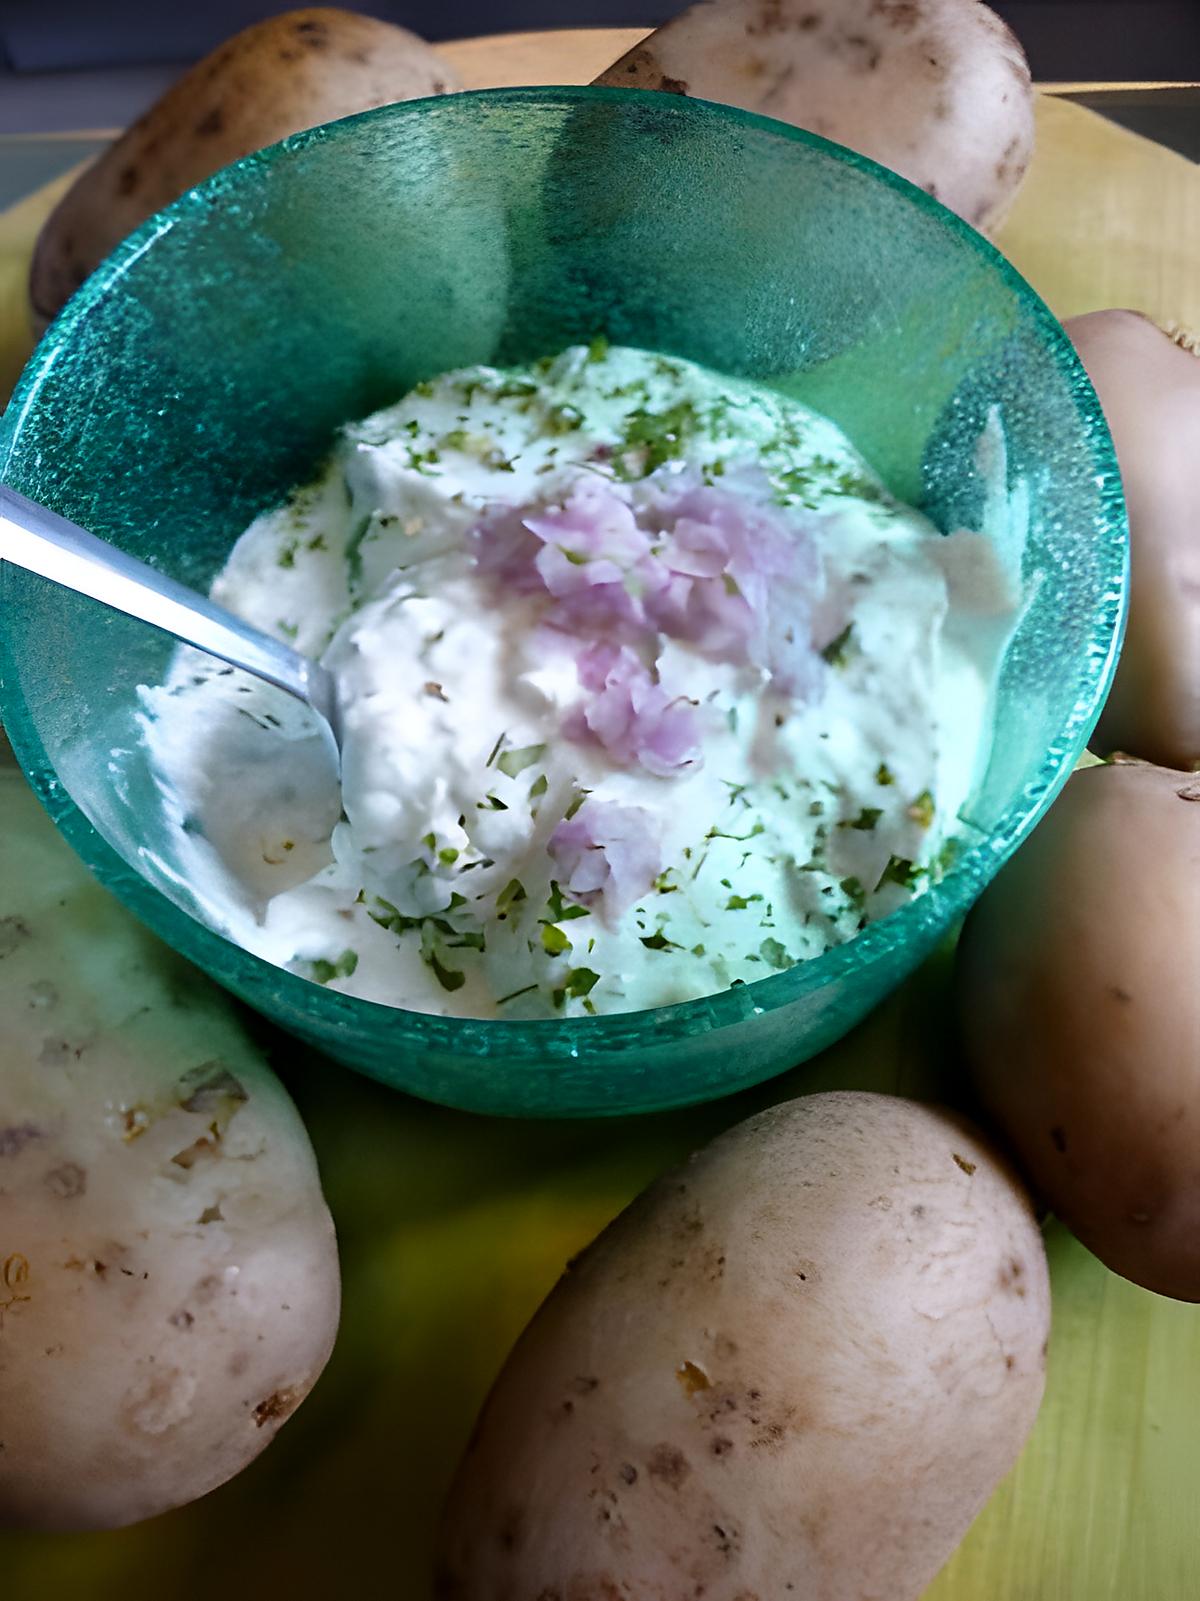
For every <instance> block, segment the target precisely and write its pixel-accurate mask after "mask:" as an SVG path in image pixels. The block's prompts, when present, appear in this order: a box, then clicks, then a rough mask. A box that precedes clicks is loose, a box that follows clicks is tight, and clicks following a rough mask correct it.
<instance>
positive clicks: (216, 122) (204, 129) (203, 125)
mask: <svg viewBox="0 0 1200 1601" xmlns="http://www.w3.org/2000/svg"><path fill="white" fill-rule="evenodd" d="M224 126H225V111H224V108H223V107H221V106H214V107H213V108H212V110H211V111H208V112H206V113H205V115H204V116H203V117H201V118H200V121H199V122H198V123H197V124H196V126H195V129H194V130H193V131H194V132H195V135H196V137H197V138H198V139H211V138H213V136H214V135H215V134H218V133H220V132H221V130H222V128H224Z"/></svg>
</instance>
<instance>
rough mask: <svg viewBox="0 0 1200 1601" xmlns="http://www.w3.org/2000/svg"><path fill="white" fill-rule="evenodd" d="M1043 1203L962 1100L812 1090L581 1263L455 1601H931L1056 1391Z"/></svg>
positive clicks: (464, 1488)
mask: <svg viewBox="0 0 1200 1601" xmlns="http://www.w3.org/2000/svg"><path fill="white" fill-rule="evenodd" d="M1048 1331H1049V1288H1048V1282H1047V1272H1046V1260H1045V1253H1044V1251H1043V1247H1042V1242H1041V1236H1040V1234H1039V1232H1038V1229H1037V1225H1036V1222H1035V1220H1034V1216H1033V1212H1032V1209H1031V1207H1030V1204H1029V1201H1028V1199H1027V1198H1026V1196H1025V1194H1024V1192H1023V1191H1022V1190H1021V1188H1020V1187H1019V1185H1018V1184H1017V1183H1016V1181H1015V1180H1014V1178H1013V1176H1012V1174H1011V1173H1010V1171H1009V1169H1008V1168H1007V1166H1006V1165H1005V1164H1004V1162H1003V1161H1001V1160H1000V1159H999V1158H998V1157H997V1155H996V1153H995V1152H994V1151H993V1150H992V1148H991V1147H990V1146H989V1145H988V1144H986V1143H985V1142H984V1141H983V1140H982V1139H981V1137H980V1136H979V1135H978V1134H977V1133H975V1132H973V1131H972V1130H971V1129H970V1128H969V1127H967V1126H966V1125H965V1124H964V1123H962V1122H961V1121H960V1120H959V1119H957V1118H956V1117H954V1116H952V1115H950V1114H949V1113H946V1112H943V1111H940V1110H936V1109H933V1108H929V1107H923V1106H919V1105H916V1104H915V1103H913V1102H909V1101H903V1100H899V1099H895V1098H893V1097H890V1096H880V1095H865V1094H850V1093H834V1094H827V1095H814V1096H810V1097H808V1098H806V1099H804V1100H799V1101H792V1102H790V1103H786V1104H784V1105H781V1106H778V1107H775V1108H774V1109H773V1110H771V1111H768V1112H766V1113H763V1114H762V1115H760V1116H758V1117H754V1118H751V1119H750V1120H749V1121H748V1122H746V1123H742V1124H740V1125H739V1126H738V1127H736V1128H734V1129H732V1130H731V1131H730V1132H729V1133H727V1134H725V1135H723V1136H722V1137H721V1138H720V1139H718V1140H717V1141H716V1142H715V1143H714V1144H712V1145H710V1146H708V1147H707V1148H706V1149H705V1150H703V1151H701V1152H700V1153H699V1154H698V1155H696V1156H694V1157H693V1158H692V1159H691V1161H690V1162H689V1163H688V1164H686V1165H685V1166H684V1167H682V1168H680V1169H678V1170H677V1171H675V1172H674V1173H671V1174H669V1175H668V1176H667V1177H665V1178H663V1179H661V1180H659V1182H658V1183H656V1184H655V1185H654V1186H653V1187H652V1188H651V1189H649V1190H648V1191H646V1193H645V1194H644V1195H642V1196H641V1197H640V1198H639V1199H638V1200H637V1201H635V1202H634V1204H633V1205H632V1206H631V1207H630V1208H629V1210H628V1211H626V1212H625V1213H623V1214H622V1216H621V1217H620V1218H618V1219H617V1221H616V1222H615V1223H614V1224H613V1225H612V1226H611V1227H610V1228H609V1229H608V1230H607V1231H606V1232H605V1233H604V1234H602V1235H601V1236H600V1238H599V1239H598V1240H597V1241H596V1242H595V1244H594V1245H592V1246H591V1247H590V1248H589V1249H588V1250H587V1251H586V1252H585V1253H584V1255H583V1256H582V1258H581V1259H579V1260H578V1261H577V1262H576V1263H575V1264H574V1265H573V1266H572V1267H571V1268H570V1269H569V1270H568V1272H567V1274H566V1276H565V1277H564V1278H563V1279H562V1280H561V1281H560V1283H559V1285H558V1287H557V1288H556V1289H555V1290H554V1292H553V1293H552V1294H551V1295H550V1297H549V1299H548V1300H547V1301H546V1302H545V1303H544V1305H543V1306H542V1308H541V1310H540V1311H539V1312H538V1314H537V1316H536V1317H535V1319H534V1321H533V1322H532V1323H531V1324H530V1326H529V1328H528V1329H527V1330H526V1332H525V1334H524V1335H523V1336H522V1337H521V1340H520V1341H519V1342H518V1344H517V1346H516V1348H515V1350H514V1351H513V1353H512V1355H511V1356H510V1357H509V1360H508V1363H507V1365H506V1367H505V1368H504V1370H503V1372H502V1373H501V1375H500V1378H499V1379H498V1380H497V1382H496V1385H495V1388H494V1389H493V1391H492V1394H491V1396H490V1398H489V1400H488V1402H487V1404H486V1406H485V1408H484V1411H483V1413H482V1414H481V1416H480V1419H479V1422H478V1425H477V1427H476V1432H475V1435H474V1437H473V1439H472V1441H471V1443H470V1445H469V1446H468V1448H467V1452H466V1455H465V1457H464V1459H463V1462H462V1464H461V1466H460V1469H459V1472H458V1477H457V1480H456V1482H455V1484H454V1487H453V1489H452V1491H451V1495H450V1499H449V1502H448V1505H447V1509H446V1513H445V1518H444V1524H443V1528H442V1532H441V1538H440V1565H439V1578H438V1594H439V1596H441V1597H443V1598H445V1601H502V1598H515V1597H520V1598H522V1601H525V1598H528V1601H535V1598H538V1597H542V1598H547V1597H560V1598H563V1601H568V1598H575V1597H579V1598H580V1601H584V1598H586V1601H593V1598H600V1597H607V1596H612V1597H617V1596H629V1597H636V1598H637V1601H681V1598H684V1597H692V1596H696V1595H703V1596H704V1597H705V1598H706V1601H737V1598H739V1597H740V1598H747V1597H751V1596H753V1597H757V1598H760V1601H768V1598H769V1601H789V1598H792V1597H794V1598H795V1601H913V1598H915V1597H917V1596H918V1595H920V1593H921V1591H922V1590H923V1589H924V1588H925V1586H926V1585H927V1584H928V1583H929V1581H930V1580H931V1579H932V1578H933V1576H934V1574H935V1573H936V1572H937V1570H938V1569H939V1568H940V1567H941V1566H942V1564H943V1563H944V1562H945V1561H946V1559H947V1558H948V1557H949V1556H950V1554H951V1552H952V1551H953V1550H954V1548H955V1546H956V1545H957V1543H958V1542H959V1540H960V1539H961V1538H962V1536H963V1534H964V1533H965V1532H966V1529H967V1526H968V1525H969V1523H970V1522H971V1519H972V1518H973V1517H974V1516H975V1514H976V1513H977V1512H978V1511H979V1509H980V1508H981V1507H982V1506H983V1504H984V1502H985V1500H986V1499H987V1497H988V1495H989V1494H990V1493H991V1491H992V1489H993V1488H994V1487H995V1485H996V1484H997V1483H998V1482H999V1480H1000V1479H1001V1478H1002V1477H1003V1475H1004V1474H1005V1473H1006V1472H1007V1471H1008V1469H1009V1468H1010V1467H1011V1465H1012V1463H1013V1461H1014V1460H1015V1458H1016V1456H1017V1453H1018V1452H1019V1450H1020V1448H1021V1445H1022V1443H1023V1442H1024V1440H1025V1437H1026V1435H1027V1434H1028V1432H1029V1429H1030V1427H1031V1425H1032V1423H1033V1420H1034V1417H1035V1415H1036V1413H1037V1410H1038V1405H1039V1402H1040V1399H1041V1394H1042V1387H1043V1379H1044V1364H1045V1355H1046V1341H1047V1336H1048Z"/></svg>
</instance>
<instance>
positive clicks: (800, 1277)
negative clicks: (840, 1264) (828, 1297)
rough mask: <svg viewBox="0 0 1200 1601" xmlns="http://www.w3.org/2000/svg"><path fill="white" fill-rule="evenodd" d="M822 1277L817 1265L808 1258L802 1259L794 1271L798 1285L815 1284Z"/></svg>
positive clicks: (793, 1274) (794, 1277) (794, 1278)
mask: <svg viewBox="0 0 1200 1601" xmlns="http://www.w3.org/2000/svg"><path fill="white" fill-rule="evenodd" d="M820 1276H821V1275H820V1273H819V1272H818V1270H817V1264H816V1263H815V1262H810V1261H809V1260H808V1259H807V1258H802V1259H801V1260H800V1261H799V1262H797V1263H796V1265H795V1267H794V1268H793V1269H792V1278H793V1280H794V1281H795V1283H796V1284H807V1285H811V1284H815V1283H816V1282H817V1280H818V1279H819V1278H820Z"/></svg>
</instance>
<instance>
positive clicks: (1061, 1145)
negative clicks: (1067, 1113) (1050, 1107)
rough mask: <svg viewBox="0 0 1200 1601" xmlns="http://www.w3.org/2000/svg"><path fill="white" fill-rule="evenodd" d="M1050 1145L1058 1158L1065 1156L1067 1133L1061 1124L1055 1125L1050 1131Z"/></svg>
mask: <svg viewBox="0 0 1200 1601" xmlns="http://www.w3.org/2000/svg"><path fill="white" fill-rule="evenodd" d="M1050 1143H1051V1145H1053V1147H1054V1149H1055V1150H1056V1151H1057V1152H1058V1154H1059V1155H1060V1156H1064V1155H1065V1154H1066V1150H1067V1131H1066V1129H1065V1128H1063V1126H1062V1124H1061V1123H1056V1124H1055V1125H1054V1127H1053V1128H1052V1129H1051V1130H1050Z"/></svg>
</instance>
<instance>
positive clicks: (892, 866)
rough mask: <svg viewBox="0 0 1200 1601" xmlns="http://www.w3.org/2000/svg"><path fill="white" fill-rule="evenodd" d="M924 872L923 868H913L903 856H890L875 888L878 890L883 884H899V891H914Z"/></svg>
mask: <svg viewBox="0 0 1200 1601" xmlns="http://www.w3.org/2000/svg"><path fill="white" fill-rule="evenodd" d="M925 871H926V870H925V868H923V867H915V866H914V865H913V863H912V862H910V861H909V860H908V858H907V857H905V856H890V857H889V858H888V864H887V866H886V867H885V868H884V870H883V872H882V874H881V875H880V879H879V882H878V884H876V886H875V888H876V889H877V890H878V889H882V888H883V886H884V885H885V884H899V886H900V888H901V889H915V888H916V887H917V884H918V882H919V881H920V880H921V879H922V878H924V876H925Z"/></svg>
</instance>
